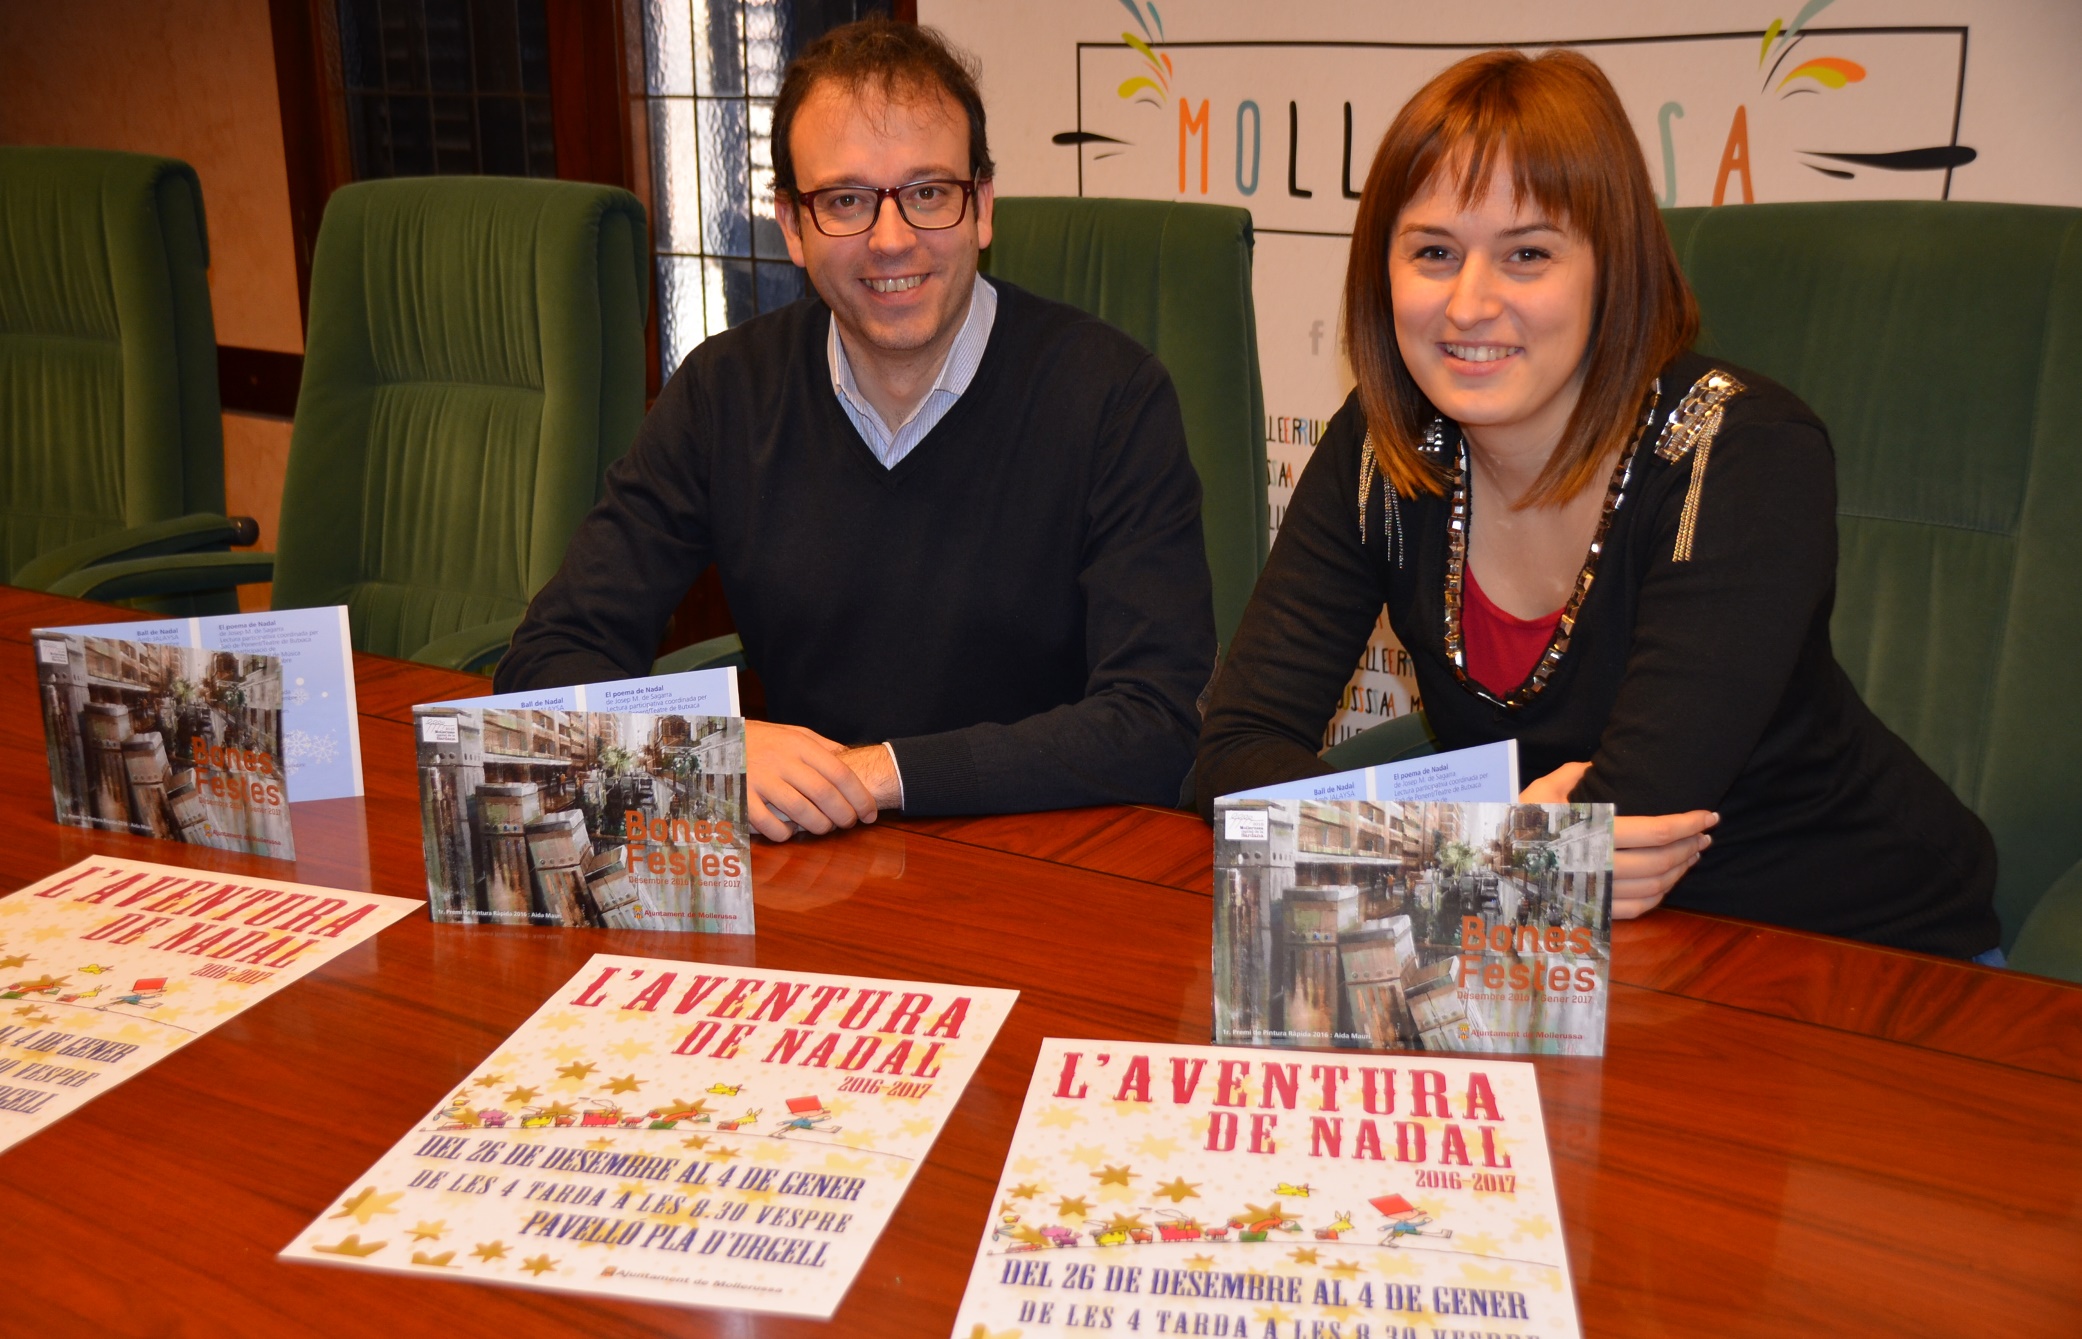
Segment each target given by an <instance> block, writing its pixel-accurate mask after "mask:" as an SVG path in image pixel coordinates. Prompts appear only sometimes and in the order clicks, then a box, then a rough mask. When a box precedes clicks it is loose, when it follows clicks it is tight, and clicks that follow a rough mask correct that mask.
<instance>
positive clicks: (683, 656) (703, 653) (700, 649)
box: [651, 632, 745, 674]
mask: <svg viewBox="0 0 2082 1339" xmlns="http://www.w3.org/2000/svg"><path fill="white" fill-rule="evenodd" d="M744 663H745V644H744V643H743V642H742V641H740V640H739V639H738V635H737V634H736V633H734V632H726V633H724V634H723V635H722V636H721V637H711V638H709V639H708V640H707V641H705V642H696V643H694V644H693V645H692V646H682V647H681V648H680V649H679V650H677V651H668V652H666V653H665V654H664V655H662V656H659V657H658V658H657V659H656V660H654V661H652V662H651V673H653V674H683V673H685V672H686V671H688V670H703V669H721V668H723V667H724V666H725V665H739V666H742V665H743V664H744Z"/></svg>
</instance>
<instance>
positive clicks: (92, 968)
mask: <svg viewBox="0 0 2082 1339" xmlns="http://www.w3.org/2000/svg"><path fill="white" fill-rule="evenodd" d="M5 966H7V964H6V963H4V962H0V967H5ZM80 970H81V971H83V972H85V973H86V974H87V975H88V976H100V975H101V974H102V973H103V972H105V971H107V970H108V968H106V967H103V966H101V965H100V964H99V963H92V962H90V963H88V964H87V965H86V966H85V967H82V968H80Z"/></svg>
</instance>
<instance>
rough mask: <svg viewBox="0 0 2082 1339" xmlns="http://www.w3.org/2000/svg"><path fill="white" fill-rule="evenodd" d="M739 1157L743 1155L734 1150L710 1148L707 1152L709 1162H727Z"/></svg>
mask: <svg viewBox="0 0 2082 1339" xmlns="http://www.w3.org/2000/svg"><path fill="white" fill-rule="evenodd" d="M741 1156H743V1155H742V1154H740V1153H739V1152H738V1151H737V1150H736V1149H734V1148H712V1149H710V1150H709V1151H708V1160H709V1161H710V1162H729V1161H730V1160H731V1159H732V1158H736V1157H741Z"/></svg>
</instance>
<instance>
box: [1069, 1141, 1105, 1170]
mask: <svg viewBox="0 0 2082 1339" xmlns="http://www.w3.org/2000/svg"><path fill="white" fill-rule="evenodd" d="M1064 1156H1066V1157H1068V1158H1069V1159H1070V1161H1072V1162H1081V1163H1083V1164H1084V1165H1085V1166H1087V1167H1097V1166H1098V1165H1099V1164H1100V1163H1102V1162H1104V1161H1106V1150H1105V1149H1103V1148H1097V1147H1094V1146H1093V1145H1091V1144H1079V1145H1078V1146H1077V1147H1076V1148H1073V1149H1071V1150H1070V1151H1069V1153H1067V1154H1065V1155H1064Z"/></svg>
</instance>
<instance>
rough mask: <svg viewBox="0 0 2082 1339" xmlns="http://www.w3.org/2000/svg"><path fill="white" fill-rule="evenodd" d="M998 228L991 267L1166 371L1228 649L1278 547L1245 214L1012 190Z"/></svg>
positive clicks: (720, 658) (732, 640)
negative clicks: (1096, 324)
mask: <svg viewBox="0 0 2082 1339" xmlns="http://www.w3.org/2000/svg"><path fill="white" fill-rule="evenodd" d="M993 233H994V236H993V239H992V242H991V247H990V250H988V251H986V252H985V253H984V256H983V270H984V272H985V273H986V274H990V275H994V276H996V277H998V278H1001V279H1007V280H1010V281H1011V282H1013V283H1015V284H1018V285H1019V286H1020V287H1022V288H1025V289H1028V290H1029V291H1031V292H1035V293H1039V294H1040V295H1041V296H1043V297H1046V298H1053V299H1055V300H1056V301H1058V302H1067V303H1069V304H1070V305H1071V306H1073V307H1081V308H1083V309H1084V310H1085V311H1088V312H1090V313H1092V314H1093V315H1094V316H1098V317H1101V318H1103V319H1105V320H1107V321H1110V322H1111V323H1113V324H1114V325H1117V326H1119V327H1120V328H1121V329H1123V330H1125V331H1127V332H1128V333H1129V334H1130V335H1133V336H1134V337H1135V339H1136V340H1137V341H1139V342H1140V343H1141V344H1142V345H1143V347H1145V348H1147V349H1149V350H1151V351H1152V352H1154V353H1155V354H1156V355H1157V356H1158V357H1159V358H1161V359H1162V360H1163V362H1164V366H1165V368H1166V370H1168V371H1169V372H1170V373H1171V380H1172V384H1173V385H1174V386H1176V387H1177V389H1178V399H1179V408H1180V410H1181V412H1182V414H1183V415H1184V418H1185V425H1186V447H1187V449H1188V450H1189V451H1190V452H1191V453H1192V457H1193V466H1194V468H1195V469H1196V470H1197V471H1198V472H1199V474H1200V486H1201V502H1200V519H1201V525H1202V528H1203V529H1204V531H1205V537H1206V543H1207V564H1208V567H1209V569H1210V570H1211V571H1212V573H1213V576H1214V612H1215V635H1216V637H1217V638H1219V639H1220V641H1221V643H1222V645H1224V646H1226V645H1228V643H1229V639H1230V637H1231V636H1233V635H1234V634H1235V632H1236V624H1237V620H1239V619H1241V618H1242V617H1243V607H1244V604H1245V603H1246V602H1247V601H1248V600H1249V599H1250V596H1251V587H1252V586H1253V585H1255V584H1256V583H1257V580H1258V571H1259V569H1260V568H1262V567H1264V566H1265V554H1266V550H1267V549H1268V548H1269V547H1270V545H1269V541H1268V539H1267V534H1268V531H1269V529H1270V526H1269V519H1270V518H1269V516H1268V514H1267V507H1266V497H1265V485H1266V479H1265V396H1264V392H1263V391H1262V390H1261V388H1260V384H1259V380H1258V327H1257V317H1256V315H1255V313H1254V311H1253V309H1252V305H1251V216H1250V212H1249V211H1248V210H1243V209H1233V208H1230V207H1228V206H1225V205H1201V204H1183V203H1177V202H1173V201H1163V200H1090V199H1078V198H1072V197H1046V196H1034V197H1019V196H1013V197H1008V198H1002V199H1000V200H999V201H998V202H997V207H996V214H995V218H994V222H993ZM743 663H744V658H743V648H742V647H741V646H740V645H739V644H738V641H737V638H736V637H734V636H727V637H719V638H716V639H714V640H712V641H707V642H701V643H698V644H697V645H694V646H689V647H685V648H683V649H681V650H679V651H675V652H673V653H671V654H670V655H668V656H666V657H664V658H662V659H660V660H659V661H658V663H657V665H656V666H655V667H654V668H656V669H657V670H658V671H659V672H664V671H666V670H675V669H694V668H698V667H704V666H713V665H724V664H740V665H741V664H743Z"/></svg>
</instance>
